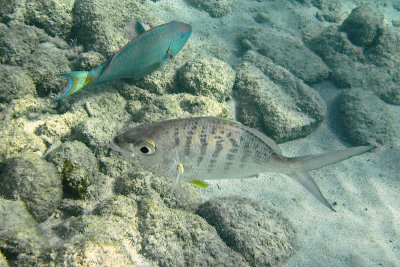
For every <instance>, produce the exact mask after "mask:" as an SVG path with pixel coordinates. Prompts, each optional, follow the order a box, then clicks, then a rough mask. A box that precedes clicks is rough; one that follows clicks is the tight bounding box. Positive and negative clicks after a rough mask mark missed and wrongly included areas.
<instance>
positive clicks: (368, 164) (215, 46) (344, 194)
mask: <svg viewBox="0 0 400 267" xmlns="http://www.w3.org/2000/svg"><path fill="white" fill-rule="evenodd" d="M281 2H285V1H277V3H271V1H266V2H265V3H262V4H260V3H257V2H256V1H250V0H239V3H238V9H237V11H234V12H233V13H232V14H230V15H227V16H225V17H223V18H211V17H210V16H209V15H208V13H206V12H204V11H199V10H197V9H196V8H193V7H190V6H188V5H187V3H186V2H185V1H184V0H175V1H169V0H168V1H167V0H164V1H161V2H158V3H156V4H154V8H155V9H156V10H158V13H159V15H160V16H163V17H164V18H165V21H169V20H180V21H184V22H188V23H190V24H192V26H193V29H194V31H193V35H192V37H191V39H190V40H189V45H191V46H195V47H198V49H199V53H205V54H206V53H211V54H220V52H221V51H225V52H226V58H224V60H226V61H228V62H229V63H231V64H234V63H235V62H236V61H237V57H236V55H237V53H236V52H237V51H235V40H234V38H233V35H232V33H234V32H238V31H241V30H242V29H244V28H246V27H249V26H255V27H259V26H260V25H259V24H256V23H255V22H254V20H253V19H252V16H253V15H254V14H255V13H254V11H263V12H267V13H268V14H270V16H271V17H272V18H273V20H274V22H275V23H276V24H277V25H278V26H279V27H280V28H282V29H285V30H286V31H287V32H290V33H292V34H294V35H300V33H299V32H298V31H299V29H298V27H297V21H298V19H299V17H297V15H296V16H295V15H293V14H296V13H297V14H302V13H301V12H303V14H304V16H306V17H307V16H308V17H309V19H310V21H311V22H313V21H315V19H313V14H315V10H314V11H313V10H312V9H310V8H305V7H298V8H296V11H295V13H293V12H294V11H293V10H290V9H288V8H287V7H286V6H291V5H290V4H287V5H285V4H281ZM343 6H344V7H343V9H344V10H343V13H344V14H349V13H350V11H351V8H353V7H354V6H355V4H354V3H352V2H346V3H345V4H344V5H343ZM252 12H253V13H252ZM384 12H385V15H386V19H387V20H390V19H391V18H393V17H395V16H396V14H397V15H399V13H398V12H397V13H396V12H395V11H394V10H393V9H391V5H388V7H387V8H384ZM315 23H316V22H315ZM309 27H310V29H315V27H313V25H312V23H311V24H310V25H309ZM316 89H317V90H318V91H319V92H320V94H321V95H322V97H323V98H324V99H325V101H327V104H328V105H330V103H331V102H332V99H333V98H334V97H335V95H337V94H338V93H340V90H339V89H336V88H334V86H333V85H332V84H330V83H324V84H321V85H318V86H316ZM388 107H389V109H390V110H391V112H392V113H393V117H394V118H400V106H389V105H388ZM329 118H330V117H329V114H328V121H329ZM394 123H396V129H397V139H396V140H395V144H394V145H393V146H384V147H379V148H378V149H376V150H375V151H373V152H371V153H367V154H364V155H361V156H358V157H354V158H352V159H349V160H346V161H343V162H340V163H337V164H334V165H331V166H328V167H325V168H323V169H319V170H315V171H313V172H311V176H312V177H313V178H314V180H315V182H316V183H317V184H318V185H319V187H320V189H321V191H322V192H323V194H324V195H325V197H326V198H327V199H328V201H329V202H330V203H333V202H335V201H336V202H337V206H335V207H334V208H335V209H336V211H337V212H336V213H334V212H332V211H330V210H329V209H327V208H326V207H325V206H324V205H322V204H321V203H320V202H318V201H317V200H316V199H315V198H314V197H313V196H312V195H311V194H310V193H308V192H307V191H306V190H305V189H304V188H302V187H301V186H300V185H298V184H297V183H296V182H294V181H292V180H291V179H290V178H289V177H286V176H284V175H278V174H263V175H260V178H254V179H246V180H220V181H210V187H209V188H207V189H202V190H201V194H202V196H203V197H204V199H208V198H212V197H221V196H228V195H240V196H247V197H249V198H252V199H255V200H257V201H262V202H265V203H267V204H268V205H270V206H272V207H273V208H274V209H276V210H278V211H280V212H282V214H283V216H284V217H286V218H288V219H289V220H290V222H291V223H292V224H293V226H294V228H295V229H296V231H297V240H296V248H295V250H294V254H293V255H292V257H291V258H290V259H289V261H288V262H287V263H286V264H285V265H286V266H324V265H325V266H373V265H379V264H382V265H383V266H400V171H399V165H400V119H397V121H395V122H394ZM280 146H281V148H282V150H283V154H284V155H286V156H295V155H296V156H297V155H306V154H317V153H322V152H326V151H332V150H337V149H341V148H343V147H345V146H348V144H344V143H343V141H341V140H340V139H339V138H338V137H337V136H336V134H335V133H334V131H333V130H332V129H330V127H329V126H328V123H326V122H325V123H324V124H323V125H322V126H321V127H320V128H319V129H318V130H317V131H316V132H314V133H312V134H311V135H310V136H308V137H306V138H303V139H300V140H296V141H292V142H288V143H285V144H282V145H280Z"/></svg>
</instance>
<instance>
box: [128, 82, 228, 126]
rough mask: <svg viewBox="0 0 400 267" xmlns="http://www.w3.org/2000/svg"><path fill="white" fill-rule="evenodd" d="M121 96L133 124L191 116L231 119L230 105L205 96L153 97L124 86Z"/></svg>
mask: <svg viewBox="0 0 400 267" xmlns="http://www.w3.org/2000/svg"><path fill="white" fill-rule="evenodd" d="M124 87H125V88H123V90H125V92H121V94H123V95H125V97H126V98H128V99H131V100H128V103H127V107H126V109H127V111H128V112H129V113H130V114H131V115H132V119H133V121H135V122H154V121H160V120H163V119H167V118H184V117H191V116H219V117H224V118H226V117H228V118H232V117H233V108H232V105H231V104H230V103H226V102H223V103H220V102H218V101H216V100H214V99H212V98H208V97H205V96H194V95H190V94H184V93H181V94H166V95H161V96H158V95H154V94H150V93H148V92H147V91H145V90H143V89H140V88H137V87H132V86H126V85H125V86H124Z"/></svg>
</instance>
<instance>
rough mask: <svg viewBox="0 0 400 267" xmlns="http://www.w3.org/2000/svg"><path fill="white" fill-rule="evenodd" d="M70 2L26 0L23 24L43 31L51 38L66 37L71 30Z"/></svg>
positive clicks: (63, 0)
mask: <svg viewBox="0 0 400 267" xmlns="http://www.w3.org/2000/svg"><path fill="white" fill-rule="evenodd" d="M73 2H74V1H70V0H62V1H59V0H41V1H35V0H28V1H26V3H25V10H24V22H25V23H26V24H29V25H34V26H36V27H38V28H41V29H44V30H45V32H46V33H47V34H49V35H51V36H61V37H64V38H65V37H68V36H69V35H70V31H71V28H72V8H73Z"/></svg>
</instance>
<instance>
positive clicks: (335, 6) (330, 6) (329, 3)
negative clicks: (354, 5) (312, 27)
mask: <svg viewBox="0 0 400 267" xmlns="http://www.w3.org/2000/svg"><path fill="white" fill-rule="evenodd" d="M311 3H312V4H313V6H315V7H317V8H319V9H320V10H321V11H319V12H317V17H318V18H321V17H322V18H323V19H324V20H326V21H328V22H338V21H339V20H340V12H341V9H342V0H312V1H311Z"/></svg>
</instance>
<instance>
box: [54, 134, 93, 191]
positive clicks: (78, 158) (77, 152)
mask: <svg viewBox="0 0 400 267" xmlns="http://www.w3.org/2000/svg"><path fill="white" fill-rule="evenodd" d="M46 158H47V160H48V161H50V162H53V163H54V164H55V166H56V167H57V170H58V172H59V173H60V174H62V181H63V187H64V192H66V193H68V194H71V195H73V196H76V197H82V196H84V195H85V194H86V193H87V190H88V187H89V186H90V185H91V184H92V183H93V182H94V180H96V179H98V169H99V167H98V163H97V159H96V157H95V156H94V155H93V153H92V151H91V150H90V149H89V148H88V147H87V146H86V145H85V144H83V143H81V142H79V141H73V142H65V143H63V144H61V145H60V146H58V147H57V148H55V149H54V150H52V151H50V152H49V153H48V154H47V156H46Z"/></svg>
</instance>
